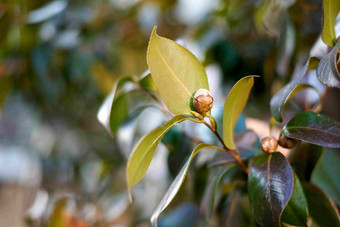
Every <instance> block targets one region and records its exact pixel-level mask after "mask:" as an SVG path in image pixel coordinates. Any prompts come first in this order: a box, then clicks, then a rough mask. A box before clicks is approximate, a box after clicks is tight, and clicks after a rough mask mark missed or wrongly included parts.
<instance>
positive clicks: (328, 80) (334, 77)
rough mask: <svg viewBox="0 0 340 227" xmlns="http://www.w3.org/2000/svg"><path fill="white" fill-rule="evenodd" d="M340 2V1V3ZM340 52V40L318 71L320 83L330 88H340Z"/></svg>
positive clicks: (324, 58) (320, 64) (322, 60)
mask: <svg viewBox="0 0 340 227" xmlns="http://www.w3.org/2000/svg"><path fill="white" fill-rule="evenodd" d="M339 2H340V1H339ZM339 50H340V40H339V41H338V42H337V43H336V45H335V47H334V48H333V49H332V50H331V52H329V53H328V54H327V55H326V56H325V57H323V58H322V59H321V61H320V63H319V65H318V68H317V69H316V76H317V77H318V79H319V81H320V82H321V83H322V84H323V85H325V86H329V87H337V88H340V72H339V71H338V68H337V52H338V51H339Z"/></svg>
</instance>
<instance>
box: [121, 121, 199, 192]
mask: <svg viewBox="0 0 340 227" xmlns="http://www.w3.org/2000/svg"><path fill="white" fill-rule="evenodd" d="M185 120H192V121H195V120H194V119H193V118H191V117H188V116H184V115H177V116H175V117H173V118H171V119H170V120H169V121H168V122H166V123H165V124H163V125H161V126H160V127H158V128H156V129H154V130H152V131H151V132H149V133H148V134H147V135H145V136H144V137H143V138H142V139H141V140H140V141H139V142H138V144H137V145H136V146H135V148H134V149H133V151H132V153H131V155H130V157H129V161H128V164H127V169H126V176H127V183H128V190H129V193H130V190H131V188H133V187H134V186H135V185H136V184H137V183H138V182H139V181H140V180H141V179H142V178H143V176H144V175H145V173H146V171H147V169H148V168H149V165H150V163H151V160H152V158H153V156H154V154H155V151H156V148H157V146H158V144H159V142H160V141H161V139H162V138H163V136H164V135H165V133H166V132H167V131H169V129H170V128H171V127H173V126H175V125H177V124H178V123H180V122H182V121H185ZM196 122H198V121H196Z"/></svg>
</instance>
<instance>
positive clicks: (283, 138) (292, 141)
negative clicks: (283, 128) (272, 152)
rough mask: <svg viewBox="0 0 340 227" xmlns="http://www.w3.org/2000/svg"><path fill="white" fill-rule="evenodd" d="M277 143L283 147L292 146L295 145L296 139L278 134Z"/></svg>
mask: <svg viewBox="0 0 340 227" xmlns="http://www.w3.org/2000/svg"><path fill="white" fill-rule="evenodd" d="M279 145H280V146H281V147H283V148H288V149H290V148H293V147H295V145H296V140H295V139H291V138H288V137H286V136H285V135H280V138H279Z"/></svg>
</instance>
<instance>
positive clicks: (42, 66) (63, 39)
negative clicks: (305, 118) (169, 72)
mask: <svg viewBox="0 0 340 227" xmlns="http://www.w3.org/2000/svg"><path fill="white" fill-rule="evenodd" d="M321 4H322V3H321V0H286V1H279V0H209V1H207V0H169V1H164V0H145V1H142V0H72V1H71V0H69V1H67V0H55V1H48V0H2V1H1V2H0V226H1V227H6V226H8V227H9V226H10V227H17V226H18V227H19V226H112V227H118V226H149V225H150V224H149V217H150V216H151V214H152V211H153V210H154V209H155V207H156V205H157V203H158V202H159V200H160V199H161V197H162V195H163V194H164V192H165V190H166V189H167V187H168V186H169V184H170V182H171V181H172V179H173V178H174V177H175V176H176V174H177V173H178V171H179V168H180V167H181V166H182V164H183V163H184V161H185V158H186V157H187V155H188V154H189V152H190V149H191V147H192V142H186V141H188V140H183V137H182V136H181V135H182V134H181V133H182V132H183V130H184V131H185V130H188V131H191V132H190V133H192V134H194V136H196V137H197V138H199V139H201V140H203V141H209V140H211V139H209V138H208V137H207V136H206V134H205V133H206V131H204V130H203V129H200V128H198V129H196V130H194V132H192V130H191V128H190V125H189V126H188V125H185V124H184V125H183V126H179V127H176V128H175V129H174V130H172V131H170V132H169V133H168V134H167V136H166V137H165V138H164V140H163V144H162V145H160V147H159V149H158V151H157V154H156V157H155V160H154V161H153V163H152V165H151V167H150V168H151V171H148V174H147V176H146V177H145V179H144V180H143V181H142V182H141V184H139V186H137V187H136V188H135V189H134V191H133V193H134V195H135V200H134V203H133V204H130V203H129V201H128V197H127V192H126V181H125V167H126V162H127V157H128V155H129V152H130V151H131V148H132V147H133V144H134V143H135V142H136V141H137V140H138V138H140V137H141V136H142V135H143V134H145V133H146V132H147V131H150V130H151V129H152V128H154V127H156V126H158V125H160V124H161V123H162V122H163V121H164V119H165V116H164V115H163V114H162V113H161V111H160V110H158V109H155V108H147V109H145V110H144V111H143V112H141V114H140V115H138V116H137V115H136V114H135V115H134V116H132V117H130V118H129V119H127V120H126V121H124V124H123V125H122V126H121V127H120V129H119V130H118V132H117V133H116V134H115V135H114V136H113V137H111V136H110V135H109V133H108V132H107V130H106V129H105V127H104V126H103V125H102V124H101V123H100V122H99V120H98V119H97V112H98V110H99V108H100V106H101V105H102V103H103V101H104V99H105V98H106V97H107V96H108V95H109V94H110V92H111V90H112V88H113V85H114V83H115V82H116V81H117V79H118V78H121V77H124V76H132V77H140V76H141V75H143V74H144V75H145V73H147V72H146V70H147V64H146V49H147V45H148V39H149V36H150V33H151V30H152V28H153V27H154V26H155V25H157V26H158V29H157V32H158V34H159V35H161V36H163V37H167V38H170V39H173V40H176V41H178V42H179V43H180V44H182V45H184V46H185V47H186V48H188V49H189V50H190V51H192V52H193V53H194V54H195V55H196V56H197V57H198V59H199V60H200V61H202V62H203V64H204V66H205V67H206V70H207V74H208V78H209V83H210V87H211V91H212V93H213V95H214V98H215V104H214V105H215V107H214V109H215V110H214V113H213V114H214V115H215V116H220V114H221V107H223V102H224V100H225V98H226V96H227V94H228V91H229V89H230V88H231V86H232V85H233V84H234V83H235V82H236V81H237V80H238V79H240V78H241V77H243V76H246V75H261V78H259V79H256V84H255V86H254V89H253V92H252V95H251V97H250V100H249V104H248V106H247V109H246V111H245V114H244V115H242V117H241V120H239V123H238V126H237V130H239V132H240V131H242V130H245V129H246V123H247V127H248V126H249V119H252V118H257V119H259V120H264V121H268V119H269V118H270V112H269V100H270V98H271V96H272V95H273V94H275V93H276V92H277V91H278V90H279V89H281V88H282V87H283V86H284V85H285V84H286V83H287V81H289V79H290V78H291V77H292V76H294V72H296V71H298V69H299V67H300V68H301V67H302V66H303V65H304V63H305V62H306V60H307V58H308V57H309V54H310V50H311V48H312V47H313V45H314V43H316V41H317V40H318V38H319V36H320V32H321V28H322V25H321V16H322V7H321ZM307 79H308V78H307ZM309 83H311V84H313V85H314V86H315V87H317V89H319V90H320V91H321V92H322V89H323V86H322V85H321V84H319V83H318V81H315V77H311V79H310V81H309ZM307 92H310V93H308V94H307V93H305V94H304V96H303V95H302V96H301V98H300V99H299V97H298V98H297V99H296V100H295V102H294V103H293V104H292V107H291V109H292V113H295V112H298V111H301V109H303V108H304V107H305V98H306V95H307V97H308V99H309V103H315V102H317V101H318V96H317V95H316V94H315V92H314V93H313V91H312V90H311V91H307ZM118 111H119V110H118ZM294 111H295V112H294ZM337 111H338V110H337ZM292 113H290V114H291V115H292ZM288 114H289V113H288ZM329 115H332V113H330V114H329ZM333 117H334V118H337V117H338V112H337V113H334V114H333ZM141 119H142V120H141ZM337 119H338V118H337ZM188 127H189V128H188ZM266 127H267V126H266V125H265V126H264V128H265V130H267V128H266ZM208 156H209V155H208ZM206 158H207V157H202V158H201V159H203V161H202V160H201V162H199V163H198V164H197V166H196V167H195V168H196V171H195V173H194V172H192V173H190V174H189V176H188V180H187V181H188V182H186V184H185V186H184V189H182V190H181V192H180V193H179V196H178V198H177V197H176V199H175V201H174V202H173V204H172V205H171V206H170V207H169V208H168V209H167V210H166V212H165V214H164V215H163V216H161V218H160V220H159V222H160V226H163V227H164V226H169V227H170V226H207V224H206V222H204V220H203V218H202V217H201V215H200V212H201V209H200V203H201V200H202V197H203V194H204V189H205V187H206V185H207V183H206V182H207V176H208V170H207V168H208V167H207V165H206V164H204V159H206ZM200 163H201V164H200ZM202 163H203V164H202ZM152 170H154V171H152ZM147 181H148V182H152V183H151V184H150V183H149V184H146V183H145V182H147ZM143 182H144V183H143ZM188 217H190V218H188Z"/></svg>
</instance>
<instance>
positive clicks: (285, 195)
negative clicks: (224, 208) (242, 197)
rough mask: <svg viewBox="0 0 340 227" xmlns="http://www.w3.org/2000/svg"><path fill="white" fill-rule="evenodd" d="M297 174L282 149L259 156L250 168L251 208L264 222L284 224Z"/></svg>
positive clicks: (256, 216) (259, 220)
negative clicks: (282, 218) (286, 209)
mask: <svg viewBox="0 0 340 227" xmlns="http://www.w3.org/2000/svg"><path fill="white" fill-rule="evenodd" d="M293 182H294V176H293V171H292V168H291V167H290V165H289V162H288V161H287V159H286V158H285V157H284V156H283V155H282V154H281V153H279V152H274V153H273V154H266V155H262V156H259V157H258V158H256V159H255V160H254V162H253V163H252V165H251V166H250V169H249V175H248V193H249V202H250V207H251V211H252V213H253V216H254V218H255V220H256V221H257V222H258V223H259V224H260V225H262V226H280V218H281V213H282V211H283V209H284V208H285V206H286V204H287V203H288V201H289V199H290V197H291V194H292V192H293V185H294V183H293Z"/></svg>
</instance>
